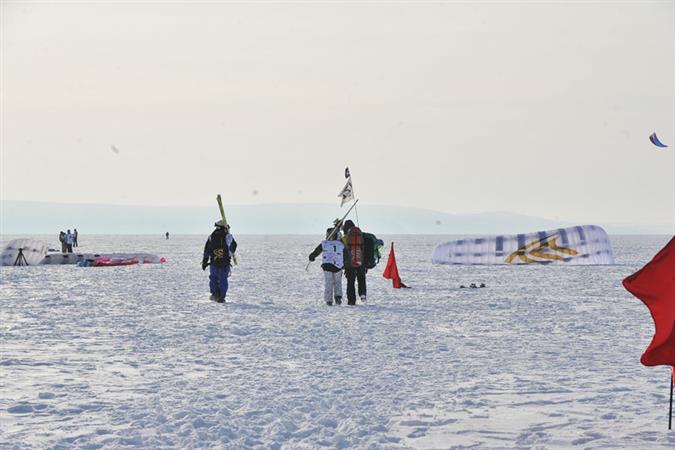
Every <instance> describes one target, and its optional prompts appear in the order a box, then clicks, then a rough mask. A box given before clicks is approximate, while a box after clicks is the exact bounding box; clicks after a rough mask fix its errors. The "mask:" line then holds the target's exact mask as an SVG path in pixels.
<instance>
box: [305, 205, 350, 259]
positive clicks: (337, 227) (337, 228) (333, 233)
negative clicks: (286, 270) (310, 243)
mask: <svg viewBox="0 0 675 450" xmlns="http://www.w3.org/2000/svg"><path fill="white" fill-rule="evenodd" d="M358 202H359V199H358V198H357V199H356V201H354V203H353V204H352V206H351V207H350V208H349V209H348V210H347V212H346V213H345V215H344V216H342V219H340V220H339V221H338V222H337V223H336V224H335V226H334V227H333V231H331V233H330V234H329V235H328V237H327V238H326V240H327V241H330V239H331V238H332V237H333V236H335V233H337V232H338V231H339V230H340V224H342V222H344V220H345V219H346V218H347V216H348V215H349V213H350V212H351V210H352V209H354V207H355V206H356V204H357V203H358ZM310 264H312V261H310V262H308V263H307V265H306V266H305V270H307V269H309V265H310Z"/></svg>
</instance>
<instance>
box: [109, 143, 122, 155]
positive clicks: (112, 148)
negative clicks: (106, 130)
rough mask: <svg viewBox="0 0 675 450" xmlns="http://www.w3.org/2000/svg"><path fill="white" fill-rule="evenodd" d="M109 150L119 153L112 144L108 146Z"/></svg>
mask: <svg viewBox="0 0 675 450" xmlns="http://www.w3.org/2000/svg"><path fill="white" fill-rule="evenodd" d="M110 150H112V151H113V152H115V153H119V152H120V151H119V150H118V149H117V147H115V146H114V145H111V146H110Z"/></svg>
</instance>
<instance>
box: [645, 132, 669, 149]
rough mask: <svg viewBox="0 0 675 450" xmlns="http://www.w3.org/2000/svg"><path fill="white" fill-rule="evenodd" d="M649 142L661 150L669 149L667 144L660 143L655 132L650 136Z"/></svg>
mask: <svg viewBox="0 0 675 450" xmlns="http://www.w3.org/2000/svg"><path fill="white" fill-rule="evenodd" d="M649 140H650V141H651V142H652V144H654V145H656V146H657V147H661V148H664V147H668V146H667V145H666V144H664V143H663V142H661V141H659V138H658V137H657V136H656V133H655V132H654V133H652V134H650V135H649Z"/></svg>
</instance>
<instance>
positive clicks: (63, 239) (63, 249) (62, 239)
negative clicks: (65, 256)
mask: <svg viewBox="0 0 675 450" xmlns="http://www.w3.org/2000/svg"><path fill="white" fill-rule="evenodd" d="M59 242H60V243H61V253H66V252H67V251H68V247H67V246H66V233H64V232H63V231H61V232H59Z"/></svg>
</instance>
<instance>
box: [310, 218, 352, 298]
mask: <svg viewBox="0 0 675 450" xmlns="http://www.w3.org/2000/svg"><path fill="white" fill-rule="evenodd" d="M336 226H338V227H339V224H338V225H336ZM333 230H335V229H334V228H328V229H327V230H326V239H325V240H324V241H322V242H321V244H319V245H318V246H317V247H316V248H315V249H314V251H313V252H312V253H310V254H309V260H310V261H314V260H315V259H316V257H317V256H319V255H322V256H321V268H322V269H323V299H324V301H325V302H326V304H327V305H329V306H331V305H332V304H333V300H335V304H336V305H341V304H342V269H343V268H344V267H345V261H346V260H347V257H348V256H347V255H348V253H347V252H346V251H345V246H344V244H343V243H342V241H341V240H340V236H339V234H340V232H339V228H338V230H335V234H333ZM331 234H333V236H331ZM329 238H330V240H329Z"/></svg>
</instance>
